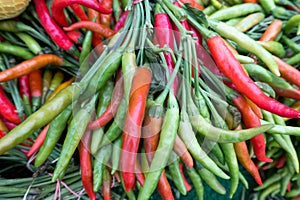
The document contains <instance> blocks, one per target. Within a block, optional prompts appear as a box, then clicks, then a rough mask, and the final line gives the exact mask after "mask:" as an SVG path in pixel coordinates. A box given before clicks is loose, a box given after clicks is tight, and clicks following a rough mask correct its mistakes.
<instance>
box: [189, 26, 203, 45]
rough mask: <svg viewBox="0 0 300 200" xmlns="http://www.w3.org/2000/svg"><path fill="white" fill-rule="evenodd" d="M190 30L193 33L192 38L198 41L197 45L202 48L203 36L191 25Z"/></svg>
mask: <svg viewBox="0 0 300 200" xmlns="http://www.w3.org/2000/svg"><path fill="white" fill-rule="evenodd" d="M188 25H189V28H190V31H192V32H193V33H192V37H193V38H195V39H196V45H197V44H198V45H201V46H202V35H201V33H199V31H198V30H197V29H196V28H195V27H194V26H192V25H191V24H189V23H188Z"/></svg>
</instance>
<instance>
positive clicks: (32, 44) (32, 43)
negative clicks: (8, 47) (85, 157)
mask: <svg viewBox="0 0 300 200" xmlns="http://www.w3.org/2000/svg"><path fill="white" fill-rule="evenodd" d="M16 35H17V36H18V37H19V38H20V39H21V40H22V41H23V42H24V43H25V44H26V46H27V47H28V48H29V49H30V51H31V52H32V53H34V54H39V53H41V52H42V48H41V46H40V45H39V43H38V42H37V41H36V40H35V39H33V38H32V37H31V36H30V35H29V34H27V33H22V32H19V33H16Z"/></svg>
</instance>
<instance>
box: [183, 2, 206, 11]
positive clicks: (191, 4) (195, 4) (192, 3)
mask: <svg viewBox="0 0 300 200" xmlns="http://www.w3.org/2000/svg"><path fill="white" fill-rule="evenodd" d="M180 2H182V3H188V4H190V6H191V7H192V8H197V9H199V10H203V9H204V8H203V6H202V5H201V4H199V3H198V2H197V1H196V0H180Z"/></svg>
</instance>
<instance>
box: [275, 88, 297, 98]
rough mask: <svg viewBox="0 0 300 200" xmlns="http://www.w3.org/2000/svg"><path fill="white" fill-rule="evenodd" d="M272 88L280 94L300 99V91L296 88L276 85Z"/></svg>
mask: <svg viewBox="0 0 300 200" xmlns="http://www.w3.org/2000/svg"><path fill="white" fill-rule="evenodd" d="M272 88H273V89H274V90H275V92H276V94H277V95H279V96H282V97H287V98H292V99H296V100H300V96H299V95H300V91H299V90H298V89H296V88H293V87H291V88H289V89H282V88H279V87H276V86H273V87H272Z"/></svg>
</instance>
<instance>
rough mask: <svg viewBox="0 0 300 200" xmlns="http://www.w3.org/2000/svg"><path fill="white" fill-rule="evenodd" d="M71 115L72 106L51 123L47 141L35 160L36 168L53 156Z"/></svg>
mask: <svg viewBox="0 0 300 200" xmlns="http://www.w3.org/2000/svg"><path fill="white" fill-rule="evenodd" d="M71 113H72V106H71V105H69V106H68V107H66V108H65V109H64V110H63V111H62V112H61V113H60V114H59V115H57V117H55V118H54V119H53V120H52V121H51V122H50V126H49V129H48V131H47V136H46V138H45V141H44V143H43V145H42V146H41V148H40V150H39V152H38V154H37V156H36V158H35V161H34V166H35V167H39V166H41V165H42V164H43V163H44V162H45V161H46V159H47V158H48V156H49V155H50V154H51V152H52V150H53V149H54V147H55V145H56V144H57V142H58V140H59V138H60V136H61V134H62V133H63V131H64V130H65V127H66V125H67V121H68V119H69V118H70V115H71Z"/></svg>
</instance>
